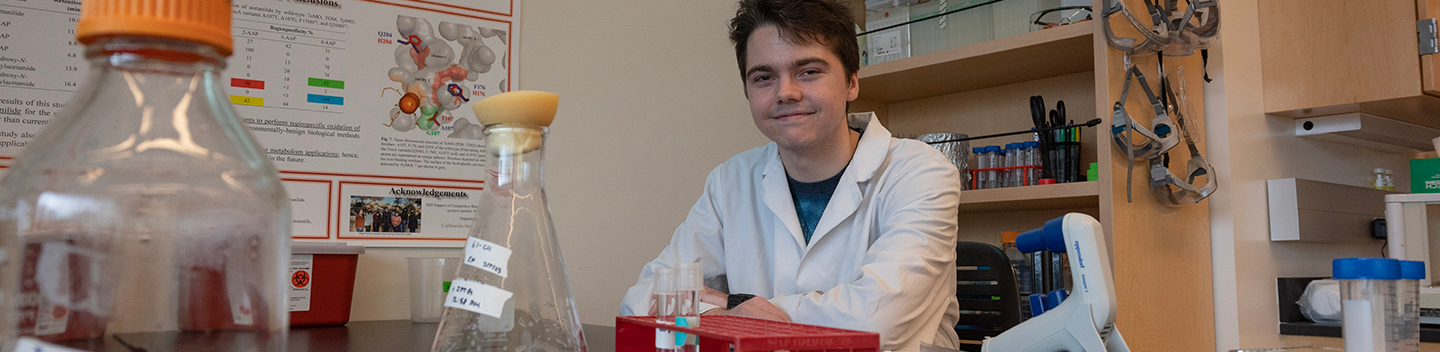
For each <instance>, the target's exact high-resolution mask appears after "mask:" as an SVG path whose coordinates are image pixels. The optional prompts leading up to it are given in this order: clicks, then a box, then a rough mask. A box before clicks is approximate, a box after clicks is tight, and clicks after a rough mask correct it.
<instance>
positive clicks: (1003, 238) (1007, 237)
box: [1000, 231, 1020, 243]
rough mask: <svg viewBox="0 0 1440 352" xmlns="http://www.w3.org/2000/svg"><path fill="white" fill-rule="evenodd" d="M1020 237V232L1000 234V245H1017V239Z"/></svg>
mask: <svg viewBox="0 0 1440 352" xmlns="http://www.w3.org/2000/svg"><path fill="white" fill-rule="evenodd" d="M1016 237H1020V231H1005V232H1001V233H1000V243H1015V238H1016Z"/></svg>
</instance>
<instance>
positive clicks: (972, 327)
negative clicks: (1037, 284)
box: [955, 242, 1020, 352]
mask: <svg viewBox="0 0 1440 352" xmlns="http://www.w3.org/2000/svg"><path fill="white" fill-rule="evenodd" d="M955 284H956V287H955V298H956V299H959V300H960V319H959V320H958V322H957V324H956V325H955V332H956V333H957V334H959V335H960V350H962V351H972V352H978V351H980V344H979V343H980V342H981V341H984V340H985V338H986V337H994V336H996V335H999V334H1000V333H1002V332H1005V330H1008V329H1010V328H1011V327H1013V326H1015V325H1017V324H1020V290H1019V288H1018V287H1017V286H1016V284H1015V270H1014V269H1012V268H1011V267H1010V258H1008V257H1006V256H1005V252H1003V251H1001V250H1000V249H999V248H995V246H992V245H989V244H985V243H979V242H960V243H958V244H957V245H956V246H955Z"/></svg>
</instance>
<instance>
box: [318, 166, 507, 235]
mask: <svg viewBox="0 0 1440 352" xmlns="http://www.w3.org/2000/svg"><path fill="white" fill-rule="evenodd" d="M345 184H356V185H368V186H401V187H425V188H442V189H460V190H467V191H483V190H485V188H483V187H456V186H441V185H422V184H402V183H379V182H361V181H340V195H339V196H337V197H335V201H336V203H337V204H349V203H346V202H345ZM345 213H346V214H349V213H350V212H349V211H348V210H347V211H346V212H345ZM335 215H338V213H336V214H331V216H335ZM343 226H345V222H344V221H341V222H340V223H339V224H337V225H335V239H339V240H413V241H457V242H464V241H465V237H459V238H436V237H412V236H345V229H344V228H343Z"/></svg>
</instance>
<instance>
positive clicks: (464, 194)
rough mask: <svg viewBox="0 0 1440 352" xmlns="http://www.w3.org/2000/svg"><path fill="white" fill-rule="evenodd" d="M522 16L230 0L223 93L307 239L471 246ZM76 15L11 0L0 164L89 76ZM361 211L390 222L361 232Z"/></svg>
mask: <svg viewBox="0 0 1440 352" xmlns="http://www.w3.org/2000/svg"><path fill="white" fill-rule="evenodd" d="M518 7H519V6H518V4H516V1H515V0H466V1H455V0H386V1H379V0H280V1H277V0H233V1H232V16H233V17H232V18H233V22H232V27H233V28H232V34H233V35H234V39H235V42H234V54H233V55H232V56H231V57H230V58H229V59H228V61H227V65H228V67H227V68H226V69H225V71H224V77H223V79H222V85H224V86H225V89H226V93H227V94H228V95H229V97H230V101H231V103H232V104H234V106H235V109H236V112H237V113H238V114H239V115H240V116H241V117H242V118H243V120H244V121H243V122H244V123H246V124H247V125H248V126H249V128H250V130H251V133H252V134H253V135H254V136H255V138H256V139H257V140H258V141H259V142H260V144H261V147H262V149H264V151H265V152H266V153H267V154H268V155H269V156H270V158H271V160H272V161H273V162H274V163H275V166H276V167H277V168H278V169H280V170H281V177H282V179H283V180H284V181H285V185H286V190H287V191H288V192H289V194H290V197H291V201H292V208H293V209H294V220H293V221H294V227H293V235H294V237H295V238H297V239H314V240H321V239H324V240H343V241H347V242H355V243H360V244H366V245H377V246H447V247H448V246H456V247H458V246H460V245H461V244H463V243H464V238H465V236H466V235H467V234H468V232H469V226H470V223H469V221H473V213H474V207H473V204H470V203H473V202H474V201H475V197H476V196H477V195H478V193H477V192H479V191H481V190H483V189H484V181H483V179H484V177H483V176H484V165H485V153H484V147H483V144H482V143H480V141H479V139H480V137H481V135H480V126H479V125H478V124H476V120H475V117H474V113H473V112H472V111H471V110H470V108H469V104H470V103H473V102H475V101H477V100H480V99H484V98H485V97H488V96H492V95H495V94H500V93H502V92H506V91H509V90H511V89H512V88H513V87H516V86H518V84H519V83H518V77H519V75H518V70H517V69H516V66H517V64H518V60H517V59H516V54H517V53H518V52H519V50H518V45H519V43H517V41H516V39H517V37H518V36H517V35H516V34H517V33H516V30H517V29H518V28H519V26H518V22H517V18H518V15H517V14H516V10H517V9H518ZM79 13H80V1H79V0H45V1H41V0H0V167H8V164H9V163H10V161H11V160H13V158H14V156H16V155H18V154H19V152H20V151H21V150H22V149H23V148H24V146H25V145H27V144H28V143H29V142H30V140H31V139H32V138H34V136H35V134H36V133H37V132H39V130H40V129H41V128H43V127H44V126H45V125H46V124H47V123H48V122H49V119H50V118H52V117H54V116H55V114H57V113H58V112H59V111H60V110H61V109H63V108H64V106H65V105H66V104H67V102H68V101H69V99H70V96H71V94H73V93H74V91H75V89H77V87H78V85H79V84H80V83H81V82H82V81H83V80H84V77H85V75H86V74H87V71H88V70H89V68H88V64H87V63H86V62H85V61H84V58H83V55H82V54H81V52H82V49H83V45H81V44H79V43H77V42H75V41H74V29H75V24H76V23H77V22H78V20H79ZM467 212H468V213H467ZM361 216H369V217H370V218H369V222H370V223H371V224H372V225H374V224H375V222H376V220H382V221H381V223H382V224H385V225H386V226H378V225H377V226H373V227H363V226H356V225H355V224H354V222H355V221H356V219H359V218H361ZM381 216H386V217H389V218H388V219H379V217H381ZM421 219H423V220H421ZM467 219H468V220H467ZM395 220H400V221H402V222H405V223H404V226H400V225H396V224H393V222H395ZM412 220H413V221H412ZM461 223H463V225H462V226H455V225H457V224H461ZM412 226H414V228H413V229H412V228H411V227H412ZM382 229H384V230H387V231H379V230H382ZM402 230H403V231H402Z"/></svg>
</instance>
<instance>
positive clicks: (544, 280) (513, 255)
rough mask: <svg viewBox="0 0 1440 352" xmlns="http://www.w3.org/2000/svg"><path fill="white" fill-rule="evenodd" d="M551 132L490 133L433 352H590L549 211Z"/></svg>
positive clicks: (499, 129)
mask: <svg viewBox="0 0 1440 352" xmlns="http://www.w3.org/2000/svg"><path fill="white" fill-rule="evenodd" d="M509 94H514V93H509ZM501 96H502V95H497V96H495V97H491V98H487V99H496V98H497V97H501ZM478 113H479V110H477V114H478ZM546 131H547V128H546V127H543V126H537V125H530V124H491V125H487V126H485V130H484V134H485V138H486V149H487V155H488V159H487V163H486V165H487V166H486V171H487V174H488V175H487V178H486V180H485V190H484V191H482V192H481V193H480V196H479V208H478V209H477V210H476V217H475V223H474V225H473V226H472V227H471V229H470V236H469V238H468V239H467V243H466V250H465V257H464V259H463V264H462V265H461V266H460V269H459V271H458V273H457V275H456V279H455V280H454V281H452V282H451V293H450V294H449V295H448V296H447V297H446V302H445V310H444V312H443V313H441V317H440V327H439V331H438V332H437V333H436V336H435V342H434V344H433V345H432V347H431V351H433V352H441V351H444V352H453V351H585V337H584V335H583V332H582V330H581V327H580V319H579V315H578V314H577V312H576V311H575V300H574V298H573V297H574V296H573V295H572V293H571V292H570V284H569V280H567V279H566V277H565V262H564V261H563V260H562V259H561V257H560V245H559V244H558V243H557V242H556V238H555V225H554V224H553V223H551V221H550V209H549V207H548V206H547V205H546V204H545V187H544V168H543V157H544V139H545V134H546ZM456 282H460V284H456ZM457 285H458V286H459V287H462V290H461V291H460V292H457V290H456V287H457ZM477 300H478V301H479V302H476V301H477Z"/></svg>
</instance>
